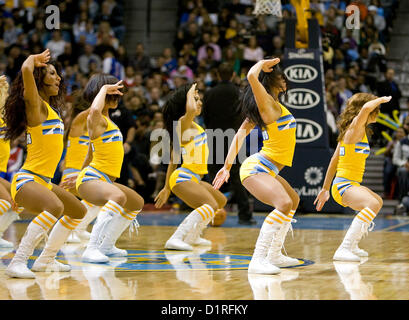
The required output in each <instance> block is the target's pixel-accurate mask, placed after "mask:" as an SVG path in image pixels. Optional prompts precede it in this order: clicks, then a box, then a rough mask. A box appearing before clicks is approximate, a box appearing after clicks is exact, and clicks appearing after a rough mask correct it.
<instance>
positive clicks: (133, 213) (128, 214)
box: [121, 210, 142, 220]
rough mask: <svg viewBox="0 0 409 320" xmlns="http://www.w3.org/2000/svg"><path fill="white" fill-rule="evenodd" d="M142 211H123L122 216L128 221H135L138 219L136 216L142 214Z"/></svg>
mask: <svg viewBox="0 0 409 320" xmlns="http://www.w3.org/2000/svg"><path fill="white" fill-rule="evenodd" d="M141 211H142V210H134V211H127V210H125V211H123V212H121V215H122V216H123V217H124V218H125V219H128V220H133V219H135V218H136V216H137V215H138V213H139V212H141Z"/></svg>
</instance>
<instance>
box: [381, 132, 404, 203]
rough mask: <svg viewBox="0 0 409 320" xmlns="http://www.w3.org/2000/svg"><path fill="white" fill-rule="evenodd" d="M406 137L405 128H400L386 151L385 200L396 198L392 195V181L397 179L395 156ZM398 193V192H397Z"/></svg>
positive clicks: (384, 165)
mask: <svg viewBox="0 0 409 320" xmlns="http://www.w3.org/2000/svg"><path fill="white" fill-rule="evenodd" d="M405 136H406V134H405V130H404V129H403V128H398V129H397V130H396V131H395V132H394V134H393V137H392V140H391V141H389V142H388V144H387V145H386V150H385V153H384V155H385V160H384V164H383V189H384V198H386V197H388V198H394V197H395V195H394V194H391V191H392V190H391V187H392V181H393V179H394V178H395V177H396V169H397V166H396V165H395V164H394V163H393V154H394V150H395V147H396V144H397V143H398V142H399V141H401V140H402V139H404V138H405ZM395 193H396V190H395Z"/></svg>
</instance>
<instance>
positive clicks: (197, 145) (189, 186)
mask: <svg viewBox="0 0 409 320" xmlns="http://www.w3.org/2000/svg"><path fill="white" fill-rule="evenodd" d="M201 111H202V102H201V100H200V97H199V93H198V91H197V89H196V84H193V85H186V86H183V87H181V88H179V89H177V90H176V92H175V93H174V94H173V95H172V97H171V98H170V99H169V100H168V101H167V103H166V104H165V106H164V109H163V116H164V120H165V126H166V130H167V131H168V132H169V133H170V135H171V137H172V140H177V144H178V146H180V152H179V153H177V152H176V150H172V156H171V161H170V163H169V165H168V169H167V173H166V183H165V186H164V188H163V189H162V190H161V191H160V192H159V194H158V196H157V197H156V198H155V203H156V207H157V208H160V207H162V206H163V205H164V204H165V203H166V201H167V200H168V198H169V196H170V193H171V192H173V193H174V194H175V195H176V196H177V197H178V198H180V199H181V200H182V201H183V202H185V203H186V204H187V205H188V206H189V207H191V208H193V209H194V210H193V211H192V212H191V213H190V214H189V215H188V216H187V217H186V218H185V219H184V220H183V222H182V223H181V224H180V225H179V226H178V228H177V229H176V231H175V232H174V233H173V235H172V236H171V237H170V238H169V239H168V241H167V242H166V244H165V248H166V249H174V250H193V247H192V245H210V244H211V242H210V241H209V240H206V239H202V238H201V237H200V234H201V233H202V232H203V230H204V229H205V228H206V226H207V225H208V224H209V222H210V221H211V220H212V219H213V217H214V216H215V214H216V212H217V211H218V210H219V209H221V208H223V207H224V206H225V204H226V202H227V199H226V197H225V196H224V195H223V194H222V193H221V192H220V191H219V190H215V189H213V188H212V186H211V185H210V184H209V183H207V182H205V181H202V177H203V175H205V174H207V158H208V156H209V148H208V145H207V135H206V132H205V131H204V130H203V128H202V127H201V126H200V125H198V124H197V123H196V122H194V119H195V117H196V116H198V115H200V113H201ZM175 129H176V130H175ZM173 132H176V136H173ZM175 142H176V141H175ZM180 154H181V155H182V165H181V166H180V167H179V168H177V164H178V163H179V162H178V161H176V157H179V155H180ZM176 168H177V169H176Z"/></svg>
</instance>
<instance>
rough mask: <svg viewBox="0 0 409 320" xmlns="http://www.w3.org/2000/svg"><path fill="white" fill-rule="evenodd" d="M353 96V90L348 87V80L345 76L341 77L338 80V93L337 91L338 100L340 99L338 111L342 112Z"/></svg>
mask: <svg viewBox="0 0 409 320" xmlns="http://www.w3.org/2000/svg"><path fill="white" fill-rule="evenodd" d="M351 97H352V92H351V90H349V89H348V88H347V82H346V79H345V77H341V78H340V79H339V80H338V93H337V101H338V108H339V109H338V113H339V114H341V113H342V111H344V109H345V107H346V103H347V101H348V99H349V98H351Z"/></svg>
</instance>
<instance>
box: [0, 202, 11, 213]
mask: <svg viewBox="0 0 409 320" xmlns="http://www.w3.org/2000/svg"><path fill="white" fill-rule="evenodd" d="M10 209H11V203H10V202H8V201H7V200H4V199H1V200H0V216H2V215H3V214H5V213H6V212H7V211H9V210H10Z"/></svg>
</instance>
